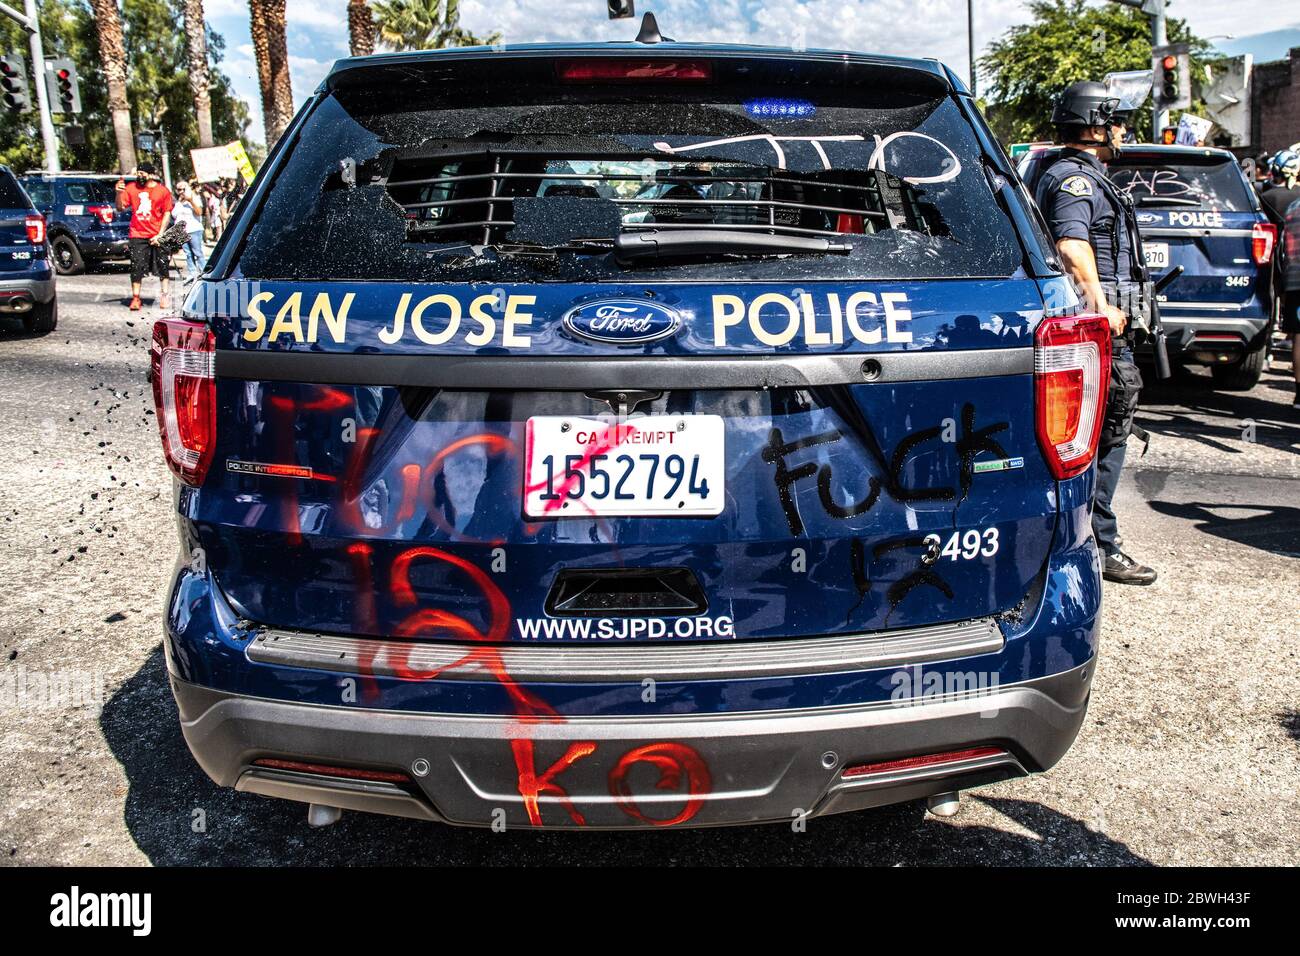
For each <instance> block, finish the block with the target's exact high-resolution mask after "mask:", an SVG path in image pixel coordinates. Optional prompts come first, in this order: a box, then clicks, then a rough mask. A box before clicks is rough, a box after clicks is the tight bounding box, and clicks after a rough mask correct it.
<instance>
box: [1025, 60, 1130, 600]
mask: <svg viewBox="0 0 1300 956" xmlns="http://www.w3.org/2000/svg"><path fill="white" fill-rule="evenodd" d="M1127 120H1128V116H1127V113H1126V111H1124V110H1123V109H1122V104H1121V101H1120V99H1119V98H1118V97H1116V96H1114V95H1112V94H1111V93H1109V92H1108V91H1107V90H1106V87H1105V86H1104V85H1102V84H1101V83H1094V82H1087V81H1085V82H1080V83H1074V84H1071V85H1070V86H1068V87H1066V88H1065V90H1064V91H1063V92H1062V93H1061V95H1060V96H1059V97H1058V98H1057V100H1056V104H1055V108H1054V109H1053V111H1052V125H1053V126H1055V127H1056V131H1057V138H1058V140H1059V141H1060V142H1061V143H1062V144H1064V145H1065V150H1064V151H1063V152H1062V154H1061V156H1060V158H1059V159H1058V160H1057V161H1056V162H1055V163H1053V164H1052V165H1051V166H1049V167H1048V169H1047V170H1046V172H1044V173H1043V176H1042V179H1040V180H1039V183H1038V190H1037V200H1038V205H1039V208H1040V209H1042V211H1043V215H1044V216H1045V217H1046V219H1047V224H1048V228H1049V229H1050V230H1051V233H1052V239H1053V240H1054V241H1055V242H1056V249H1057V252H1058V253H1059V254H1060V257H1061V263H1062V265H1063V266H1064V268H1065V271H1066V273H1067V274H1068V275H1069V276H1070V277H1071V278H1072V279H1073V280H1074V284H1075V287H1076V288H1077V289H1078V290H1079V294H1080V297H1081V298H1082V299H1083V301H1084V303H1085V304H1086V305H1087V307H1088V308H1089V309H1091V310H1092V311H1094V312H1098V313H1100V314H1102V315H1104V316H1106V318H1107V319H1108V320H1109V321H1110V328H1111V334H1112V335H1113V336H1114V339H1113V341H1112V349H1111V354H1112V362H1111V386H1110V392H1109V394H1108V396H1107V405H1106V417H1105V421H1104V422H1103V424H1102V435H1101V443H1100V447H1099V449H1098V458H1097V487H1096V493H1095V497H1094V500H1093V515H1092V529H1093V534H1094V536H1095V537H1096V539H1097V546H1098V548H1100V549H1101V551H1102V554H1103V555H1104V564H1103V567H1102V574H1103V576H1104V577H1105V578H1106V580H1107V581H1116V582H1119V583H1121V584H1151V583H1152V582H1153V581H1155V579H1156V572H1155V571H1154V570H1152V569H1151V568H1148V567H1146V566H1145V565H1142V564H1139V563H1138V562H1137V561H1134V560H1133V559H1132V558H1130V557H1129V556H1128V555H1127V554H1125V553H1124V552H1123V551H1122V550H1120V543H1121V539H1120V535H1119V527H1118V522H1117V521H1116V518H1115V511H1114V508H1113V504H1112V502H1113V500H1114V497H1115V487H1116V485H1118V484H1119V473H1120V469H1121V468H1122V467H1123V465H1124V450H1125V447H1126V444H1127V441H1128V435H1129V433H1130V431H1132V430H1133V428H1134V426H1133V415H1134V413H1135V412H1136V411H1137V397H1138V392H1139V391H1140V390H1141V387H1142V378H1141V375H1140V374H1139V373H1138V369H1137V366H1136V365H1135V364H1134V363H1133V348H1132V344H1133V339H1132V336H1133V327H1134V324H1135V323H1137V322H1145V321H1146V320H1145V317H1144V315H1145V313H1144V309H1145V308H1146V307H1149V303H1148V304H1144V303H1143V302H1142V289H1143V285H1144V282H1145V279H1146V271H1145V267H1144V264H1143V262H1142V258H1141V242H1142V240H1141V238H1140V236H1139V234H1138V230H1137V218H1136V216H1135V215H1134V213H1133V204H1132V201H1131V200H1130V199H1129V197H1128V195H1127V194H1126V193H1121V192H1120V191H1119V190H1118V189H1116V188H1115V187H1114V185H1112V183H1111V182H1110V180H1109V179H1108V178H1107V176H1106V170H1105V167H1104V166H1103V165H1102V164H1103V163H1105V162H1108V161H1109V160H1110V159H1111V158H1112V157H1113V156H1114V155H1115V154H1116V153H1118V152H1119V150H1120V149H1121V144H1122V142H1123V136H1124V132H1125V126H1126V125H1127Z"/></svg>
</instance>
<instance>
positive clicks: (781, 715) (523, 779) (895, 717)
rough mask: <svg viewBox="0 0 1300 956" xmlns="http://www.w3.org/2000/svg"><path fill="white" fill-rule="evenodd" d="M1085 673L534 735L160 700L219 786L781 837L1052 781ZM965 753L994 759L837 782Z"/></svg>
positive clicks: (1083, 699) (517, 817)
mask: <svg viewBox="0 0 1300 956" xmlns="http://www.w3.org/2000/svg"><path fill="white" fill-rule="evenodd" d="M1092 670H1093V661H1089V662H1088V663H1086V664H1084V665H1082V666H1080V667H1076V668H1074V669H1072V670H1069V671H1065V672H1063V673H1060V674H1054V675H1051V676H1048V677H1042V678H1037V679H1034V680H1029V681H1025V682H1023V683H1019V684H1014V685H1010V686H1003V687H990V688H987V689H986V690H985V691H983V692H980V693H966V694H950V695H946V696H937V697H934V698H931V699H918V698H909V699H907V700H901V701H897V702H892V701H883V702H875V703H870V704H860V705H853V706H845V707H826V708H809V709H804V710H782V711H775V712H751V713H733V714H706V715H689V716H654V717H646V718H640V717H603V718H602V717H566V718H564V719H549V720H533V721H529V722H524V721H522V720H520V719H518V718H508V717H489V716H467V715H454V714H429V713H415V712H394V711H382V710H369V709H361V708H357V707H351V708H350V707H345V706H333V707H332V706H321V705H317V704H303V703H295V702H290V701H282V700H271V699H266V698H257V697H249V696H240V695H236V694H231V693H226V692H222V691H217V690H212V689H210V688H206V687H201V686H198V685H195V684H191V683H188V682H186V681H183V680H181V679H179V678H177V677H175V676H174V675H173V676H172V677H171V683H172V690H173V693H174V694H175V696H176V701H177V704H178V706H179V708H180V714H181V724H182V728H183V732H184V735H185V740H186V742H187V743H188V745H189V747H190V750H191V751H192V752H193V754H194V756H195V759H196V760H197V761H198V762H199V764H200V766H202V768H203V769H204V771H205V772H206V773H207V774H208V775H209V776H210V777H211V778H212V779H213V780H214V781H216V782H217V783H218V784H221V785H223V786H233V787H236V788H237V789H240V790H246V791H251V792H255V793H262V794H265V795H268V796H276V797H282V798H287V799H293V800H301V801H307V802H314V803H321V804H325V805H330V806H338V807H342V808H344V809H354V810H364V811H370V812H377V813H389V814H396V815H401V816H410V817H417V818H423V819H428V820H436V821H442V822H447V823H454V824H461V825H480V826H489V825H493V824H494V823H500V822H504V823H505V824H506V825H508V826H516V827H527V826H530V825H532V826H544V827H560V828H565V827H574V826H586V827H590V828H595V829H613V828H624V827H640V826H647V825H664V824H671V823H676V824H678V825H683V826H710V825H723V824H743V823H762V822H774V821H790V820H791V819H792V818H794V817H798V816H800V815H805V814H806V815H807V816H810V817H811V816H821V815H825V814H829V813H838V812H842V811H846V810H856V809H861V808H865V807H872V806H880V805H884V804H888V803H896V802H898V801H902V800H912V799H916V798H919V797H924V796H927V795H930V794H934V793H941V792H945V791H948V790H954V789H962V788H967V787H972V786H978V785H982V784H986V783H990V782H993V781H996V780H1000V779H1005V778H1007V777H1014V776H1021V775H1024V774H1026V773H1030V772H1034V771H1039V770H1045V769H1047V768H1048V767H1051V766H1052V765H1053V764H1055V763H1056V762H1057V760H1059V759H1060V757H1061V756H1062V755H1063V754H1064V753H1065V751H1066V750H1067V749H1068V748H1069V746H1070V744H1071V743H1072V742H1073V741H1074V738H1075V736H1076V735H1077V734H1078V732H1079V727H1080V725H1081V723H1082V721H1083V718H1084V714H1085V712H1086V710H1087V703H1088V694H1089V689H1090V686H1091V679H1092ZM976 747H981V748H988V749H994V750H997V751H1000V753H993V754H987V753H985V754H978V755H974V756H970V757H967V758H964V759H961V760H958V761H955V762H951V763H947V764H940V765H929V766H919V767H912V768H893V769H885V770H881V771H878V772H873V773H867V774H862V775H857V776H845V775H844V771H845V769H846V768H847V767H851V766H856V765H861V764H869V763H876V762H879V761H889V760H895V759H899V758H905V757H913V756H916V755H922V754H936V753H945V752H950V751H961V750H966V749H970V748H976ZM265 758H280V759H283V760H292V761H301V762H309V763H317V764H334V765H342V766H352V767H363V768H373V769H379V770H385V771H396V772H405V773H408V774H412V776H411V778H410V782H409V783H405V784H399V783H391V782H373V781H360V780H354V779H347V778H343V777H337V776H329V775H319V774H310V773H302V772H298V771H294V770H285V769H271V768H262V767H255V766H253V761H255V760H258V759H265ZM413 768H414V771H413ZM420 771H424V772H423V774H421V773H420Z"/></svg>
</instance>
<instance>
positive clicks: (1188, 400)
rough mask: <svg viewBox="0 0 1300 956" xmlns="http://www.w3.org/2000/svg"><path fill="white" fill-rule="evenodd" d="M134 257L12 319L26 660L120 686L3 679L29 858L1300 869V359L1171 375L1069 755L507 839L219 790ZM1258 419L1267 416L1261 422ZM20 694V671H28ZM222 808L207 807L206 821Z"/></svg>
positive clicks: (4, 586) (0, 830) (15, 654)
mask: <svg viewBox="0 0 1300 956" xmlns="http://www.w3.org/2000/svg"><path fill="white" fill-rule="evenodd" d="M126 291H127V282H126V277H125V276H124V275H122V274H121V273H120V272H118V273H114V274H107V275H104V274H101V275H94V276H83V277H78V278H73V279H64V280H60V298H61V309H62V311H61V318H60V324H59V328H58V330H57V331H56V332H55V333H54V334H52V335H50V336H48V337H45V338H30V337H26V336H25V335H24V334H23V333H22V330H21V325H20V324H19V323H18V322H16V321H12V320H0V448H2V449H3V454H2V457H0V677H4V678H9V679H11V682H10V684H9V686H11V687H12V686H15V685H14V684H13V683H12V678H13V677H14V676H15V675H17V674H18V673H19V669H22V672H23V674H25V675H26V676H27V678H28V683H27V684H26V685H24V686H31V684H30V679H31V678H32V677H33V676H35V677H37V678H39V677H40V676H41V675H44V676H46V677H48V676H49V675H60V674H62V675H67V674H69V673H71V672H83V673H85V674H87V675H89V676H90V678H91V681H92V683H93V680H94V679H96V677H98V678H102V681H103V706H102V710H98V709H97V708H96V707H95V706H94V705H93V704H87V705H82V706H75V707H47V706H44V705H43V704H42V703H41V701H40V700H32V699H31V698H26V699H24V700H23V701H21V702H20V701H18V700H17V699H16V697H15V696H14V695H13V694H12V693H11V694H10V695H9V696H8V697H6V696H5V695H3V694H0V860H3V861H5V862H8V863H10V864H31V863H58V864H71V863H78V864H142V863H155V864H234V863H252V864H273V863H284V864H328V865H339V864H353V863H480V862H485V863H508V864H521V863H530V862H560V863H569V864H602V863H622V864H638V863H679V864H685V863H713V864H718V863H747V862H755V863H840V864H844V863H849V864H879V865H905V866H912V865H924V864H939V863H987V864H1003V863H1022V864H1066V865H1101V864H1127V865H1145V864H1201V863H1204V864H1261V863H1272V864H1295V863H1297V862H1298V861H1300V813H1298V812H1297V811H1298V810H1300V634H1298V633H1297V622H1298V621H1300V409H1292V408H1291V407H1290V405H1289V404H1288V403H1289V401H1290V394H1291V392H1290V388H1291V386H1290V384H1289V379H1290V367H1289V365H1286V366H1282V367H1281V368H1280V369H1278V370H1275V371H1273V372H1270V373H1269V374H1267V375H1266V376H1265V379H1264V381H1263V382H1262V383H1261V384H1260V385H1259V386H1258V387H1257V388H1256V389H1255V390H1254V391H1253V392H1251V393H1249V394H1242V395H1230V394H1224V393H1216V392H1214V391H1212V390H1210V389H1209V388H1208V387H1207V383H1208V377H1207V376H1205V375H1199V374H1194V375H1188V376H1186V377H1183V378H1180V379H1179V380H1178V381H1177V382H1176V383H1175V384H1174V385H1172V386H1166V387H1162V388H1159V389H1153V390H1151V391H1150V393H1149V394H1148V396H1147V404H1146V407H1145V408H1144V410H1143V413H1142V422H1143V424H1145V426H1146V427H1147V428H1148V429H1150V430H1151V431H1152V433H1153V434H1154V436H1155V437H1154V440H1153V442H1152V445H1151V447H1150V450H1149V451H1148V453H1147V454H1146V455H1145V456H1140V455H1139V454H1138V453H1137V451H1132V452H1130V463H1129V467H1128V469H1127V470H1126V472H1125V476H1124V481H1123V483H1122V485H1121V491H1120V498H1119V511H1120V514H1121V516H1122V524H1123V533H1124V537H1125V541H1126V546H1127V547H1128V549H1129V550H1130V551H1131V552H1132V553H1133V554H1134V555H1136V556H1137V557H1139V558H1141V559H1143V560H1145V561H1147V562H1148V563H1150V564H1152V565H1155V566H1156V567H1157V568H1159V570H1160V572H1161V579H1160V581H1159V582H1158V583H1157V584H1156V585H1155V586H1153V587H1150V588H1145V589H1137V588H1122V587H1116V586H1112V585H1107V590H1106V608H1105V620H1106V628H1105V637H1104V643H1103V650H1102V658H1101V664H1100V667H1099V671H1098V675H1097V678H1096V682H1095V685H1094V694H1093V703H1092V707H1091V711H1090V713H1089V716H1088V719H1087V722H1086V723H1085V725H1084V728H1083V732H1082V734H1081V736H1080V738H1079V740H1078V742H1077V743H1076V745H1075V746H1074V748H1073V749H1072V750H1071V751H1070V753H1069V754H1068V755H1067V756H1066V757H1065V758H1064V760H1062V762H1061V763H1060V764H1058V765H1057V767H1055V768H1054V769H1053V770H1052V771H1050V772H1049V773H1046V774H1043V775H1040V776H1037V777H1034V778H1031V779H1027V780H1016V781H1008V782H1006V783H1002V784H998V785H995V786H990V787H987V788H983V789H980V790H977V791H973V792H971V793H969V794H968V795H967V797H966V799H965V806H964V809H963V810H962V812H961V813H960V814H959V815H958V816H956V817H954V818H952V819H950V820H939V819H937V818H934V817H927V816H926V814H925V813H924V811H923V808H922V807H921V806H919V805H917V804H909V805H903V806H898V807H891V808H885V809H881V810H875V811H868V812H863V813H858V814H851V815H846V816H840V817H831V818H826V819H820V820H813V821H811V822H810V823H809V825H808V828H807V831H806V832H803V833H795V832H792V829H791V828H790V827H789V826H785V825H777V826H764V827H749V828H741V829H730V830H699V831H679V832H653V833H618V834H609V833H604V834H602V833H585V834H572V833H542V834H538V833H529V832H509V833H505V834H495V833H492V832H489V831H480V830H460V829H455V828H450V827H440V826H434V825H428V824H422V823H416V822H408V821H405V820H397V819H390V818H382V817H372V816H364V815H358V814H345V815H344V818H343V820H342V821H341V822H340V823H339V824H337V825H335V826H333V827H330V828H327V829H324V830H311V829H309V828H308V827H307V825H306V822H305V813H304V808H303V807H302V805H300V804H295V803H285V802H278V801H272V800H268V799H264V798H262V797H258V796H254V795H249V794H240V793H235V792H233V791H228V790H219V789H218V788H216V787H215V786H213V785H212V784H211V783H210V782H209V781H208V779H207V778H206V777H205V776H204V775H203V773H202V772H201V771H200V770H199V768H198V767H197V766H196V765H195V763H194V762H193V760H192V759H191V758H190V755H189V753H188V751H187V750H186V749H185V745H184V743H183V741H182V740H181V735H180V731H179V729H178V726H177V722H176V710H175V707H174V705H173V703H172V700H171V696H170V694H169V692H168V690H167V686H166V680H165V674H164V667H163V663H162V652H161V648H160V643H159V641H160V631H161V626H162V625H161V617H162V615H161V604H162V587H163V584H164V580H165V579H166V577H167V576H168V573H169V570H170V565H171V563H172V560H173V554H174V547H175V545H174V533H173V529H172V520H171V516H170V478H169V474H168V471H167V468H166V466H165V465H164V463H163V461H162V458H161V454H160V451H159V444H158V435H157V430H156V426H155V424H154V418H153V414H152V406H153V402H152V399H151V398H150V396H149V394H148V388H147V385H146V383H145V370H146V368H147V365H148V340H149V331H150V324H151V319H152V318H153V317H154V316H155V315H156V314H157V310H156V309H149V310H146V311H145V312H143V313H130V312H128V311H127V310H126V308H125V301H126V299H125V293H126ZM1252 423H1253V426H1252ZM4 686H5V684H4V682H3V681H0V688H3V687H4ZM200 824H201V826H200Z"/></svg>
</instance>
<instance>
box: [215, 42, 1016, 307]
mask: <svg viewBox="0 0 1300 956" xmlns="http://www.w3.org/2000/svg"><path fill="white" fill-rule="evenodd" d="M578 62H582V63H583V65H584V66H585V65H586V62H589V61H578ZM597 62H610V63H614V64H615V68H616V69H617V64H618V63H619V62H622V61H597ZM703 64H704V67H705V68H707V69H701V72H703V73H704V76H703V77H702V78H699V79H698V80H697V81H691V80H682V79H675V80H673V81H671V82H659V81H656V80H655V79H653V78H650V79H646V78H644V77H629V78H628V79H627V80H626V81H624V82H612V81H611V80H610V77H609V75H608V72H607V71H597V72H598V73H599V74H600V75H599V77H598V79H597V81H596V82H586V81H579V82H572V81H566V80H565V73H564V68H565V65H564V63H563V62H560V63H557V62H556V61H552V60H541V59H529V60H522V61H520V60H516V61H511V60H508V59H506V58H500V59H498V60H493V58H491V57H487V58H481V59H480V60H479V61H472V60H467V61H456V62H452V63H450V64H439V67H440V68H439V69H434V68H433V67H432V66H431V65H428V64H424V65H423V69H421V70H417V69H416V67H417V66H420V65H418V64H412V65H411V66H408V67H406V68H404V69H403V70H394V71H391V72H390V73H389V74H388V75H387V76H384V75H383V74H381V75H380V76H379V77H378V78H376V77H373V76H372V77H371V80H370V82H369V83H358V84H356V85H348V84H344V85H343V88H341V89H336V90H335V91H333V92H332V93H331V94H329V95H328V96H327V97H326V98H325V99H324V100H323V101H322V102H320V103H319V104H318V105H317V107H316V109H315V110H314V112H313V113H312V115H311V116H310V117H309V119H308V121H307V122H306V124H305V125H304V127H303V129H302V131H301V133H300V135H299V138H298V141H297V142H296V143H295V144H294V145H293V150H292V153H291V154H290V157H289V160H288V162H287V164H286V167H285V168H284V170H283V171H282V172H281V173H280V174H279V176H278V178H277V180H276V182H275V183H274V184H273V187H272V189H271V191H270V193H269V195H268V197H267V199H266V200H265V201H264V203H263V206H262V208H261V209H260V210H258V212H257V215H256V218H255V219H254V221H253V225H252V227H251V230H250V232H249V235H248V237H247V240H246V242H245V244H244V247H243V249H242V251H241V254H240V257H239V263H238V271H239V272H240V274H242V275H244V276H247V277H250V278H264V279H393V280H408V281H437V282H456V281H464V282H492V281H548V280H550V281H586V282H590V281H607V280H609V279H615V278H620V277H625V276H629V275H635V276H636V277H637V278H640V277H649V276H659V277H667V278H682V279H728V278H773V279H779V278H796V277H800V276H804V277H807V278H925V277H971V276H990V277H1002V276H1008V275H1011V274H1013V273H1014V272H1015V271H1016V270H1017V269H1018V268H1019V266H1020V249H1019V245H1018V243H1017V240H1016V237H1015V234H1014V232H1013V230H1012V226H1011V224H1010V223H1009V222H1008V220H1007V219H1006V217H1005V215H1004V214H1003V212H1002V210H1001V208H1000V206H999V205H998V202H997V200H996V199H995V197H994V195H993V192H992V190H991V188H990V185H989V181H988V177H987V174H986V171H985V169H984V165H983V161H982V157H981V155H980V151H979V148H978V144H977V143H976V141H975V137H974V133H973V131H972V130H971V129H970V127H969V125H968V124H967V122H966V121H965V119H964V117H962V115H961V113H960V111H959V109H958V108H957V106H956V104H955V103H954V102H952V100H951V99H950V97H949V96H948V95H947V93H946V91H945V90H944V88H943V87H942V86H941V85H940V83H939V82H938V81H937V80H936V79H935V78H933V77H928V76H927V75H925V74H921V73H918V72H916V71H909V70H902V69H898V68H889V69H886V68H881V67H869V68H868V67H863V68H861V69H857V68H847V67H845V65H844V64H842V63H837V64H809V63H799V62H790V61H781V60H767V61H762V60H753V61H751V60H745V59H736V60H718V61H716V62H713V61H703ZM654 69H662V67H661V62H656V63H655V65H654ZM583 75H584V76H585V75H586V74H583ZM385 79H386V80H387V81H388V82H384V80H385ZM629 237H630V238H629ZM755 237H758V238H755ZM765 237H767V238H765ZM771 237H775V238H771ZM633 245H635V246H636V247H637V248H638V249H640V250H644V249H645V248H647V247H652V251H653V252H654V254H653V255H645V254H635V255H634V254H632V253H630V252H629V251H628V249H629V247H630V246H633Z"/></svg>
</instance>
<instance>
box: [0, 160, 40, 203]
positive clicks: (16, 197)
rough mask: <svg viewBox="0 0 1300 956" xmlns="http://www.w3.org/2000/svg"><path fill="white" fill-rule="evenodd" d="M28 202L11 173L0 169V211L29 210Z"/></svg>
mask: <svg viewBox="0 0 1300 956" xmlns="http://www.w3.org/2000/svg"><path fill="white" fill-rule="evenodd" d="M31 207H32V204H31V202H30V201H29V200H28V198H27V196H26V194H25V193H24V192H23V190H22V187H20V186H19V185H18V180H16V179H14V175H13V173H10V172H7V171H5V170H3V169H0V209H30V208H31Z"/></svg>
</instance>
